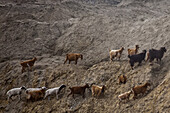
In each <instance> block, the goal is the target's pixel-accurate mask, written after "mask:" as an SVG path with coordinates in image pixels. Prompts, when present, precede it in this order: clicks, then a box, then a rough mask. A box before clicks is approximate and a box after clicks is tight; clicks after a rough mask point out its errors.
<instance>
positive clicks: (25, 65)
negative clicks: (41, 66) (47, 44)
mask: <svg viewBox="0 0 170 113" xmlns="http://www.w3.org/2000/svg"><path fill="white" fill-rule="evenodd" d="M36 60H37V58H36V57H34V58H33V59H31V60H27V61H24V62H21V63H20V64H21V66H22V70H21V72H22V73H23V72H25V69H26V68H29V67H30V70H32V67H33V66H34V63H35V61H36Z"/></svg>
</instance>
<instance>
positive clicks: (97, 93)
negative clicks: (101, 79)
mask: <svg viewBox="0 0 170 113" xmlns="http://www.w3.org/2000/svg"><path fill="white" fill-rule="evenodd" d="M105 89H106V86H105V85H103V86H97V85H91V90H92V96H97V97H99V96H100V95H101V94H102V93H103V94H104V92H105Z"/></svg>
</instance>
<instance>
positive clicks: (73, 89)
mask: <svg viewBox="0 0 170 113" xmlns="http://www.w3.org/2000/svg"><path fill="white" fill-rule="evenodd" d="M86 88H90V87H89V85H88V84H87V83H86V85H84V86H75V87H69V89H70V90H71V92H70V94H68V96H67V97H69V96H70V95H71V94H72V96H73V98H74V94H80V95H82V97H83V98H84V97H85V96H84V93H85V90H86Z"/></svg>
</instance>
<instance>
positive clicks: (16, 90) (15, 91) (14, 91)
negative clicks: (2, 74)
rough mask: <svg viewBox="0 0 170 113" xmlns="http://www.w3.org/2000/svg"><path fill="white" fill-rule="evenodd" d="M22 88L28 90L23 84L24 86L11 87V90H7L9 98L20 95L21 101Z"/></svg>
mask: <svg viewBox="0 0 170 113" xmlns="http://www.w3.org/2000/svg"><path fill="white" fill-rule="evenodd" d="M22 90H26V88H25V86H22V87H20V88H13V89H10V90H9V91H8V92H7V95H8V100H10V98H11V97H12V96H15V95H19V101H20V100H21V93H22Z"/></svg>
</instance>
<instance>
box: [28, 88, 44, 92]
mask: <svg viewBox="0 0 170 113" xmlns="http://www.w3.org/2000/svg"><path fill="white" fill-rule="evenodd" d="M41 89H46V87H40V88H28V89H27V90H26V91H28V92H29V91H37V90H41Z"/></svg>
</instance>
